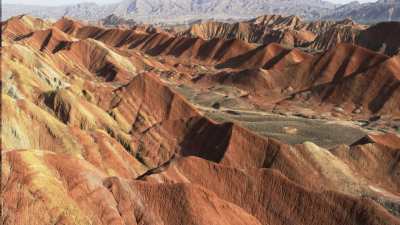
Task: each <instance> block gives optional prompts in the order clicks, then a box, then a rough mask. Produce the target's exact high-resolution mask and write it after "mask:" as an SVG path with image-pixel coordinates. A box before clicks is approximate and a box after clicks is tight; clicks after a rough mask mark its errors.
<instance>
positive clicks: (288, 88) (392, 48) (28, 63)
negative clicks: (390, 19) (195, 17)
mask: <svg viewBox="0 0 400 225" xmlns="http://www.w3.org/2000/svg"><path fill="white" fill-rule="evenodd" d="M207 2H210V4H211V3H212V1H207ZM271 18H272V19H271ZM109 19H110V20H108V21H116V20H115V18H109ZM279 21H281V22H279ZM116 23H117V24H114V23H111V24H101V23H100V24H95V25H94V24H88V23H86V22H80V21H77V20H73V19H71V18H68V17H63V18H61V19H59V20H58V21H56V22H51V21H47V20H43V19H40V18H36V17H32V16H27V15H22V16H16V17H12V18H10V19H8V20H6V21H3V22H2V26H1V27H2V47H1V57H2V60H1V64H2V65H1V68H2V70H1V71H2V72H1V73H2V81H1V86H2V104H1V108H2V117H1V118H2V123H1V127H2V132H1V140H2V146H1V151H2V177H1V190H2V191H1V195H2V198H1V205H2V217H1V223H2V224H10V225H11V224H13V225H14V224H15V225H19V224H21V225H22V224H23V225H25V224H85V225H86V224H104V225H105V224H107V225H108V224H134V225H135V224H142V225H153V224H171V225H175V224H193V225H202V224H204V225H206V224H221V225H222V224H238V225H239V224H240V225H242V224H262V225H287V224H296V225H313V224H315V225H320V224H332V225H336V224H349V225H352V224H354V225H356V224H357V225H367V224H374V225H375V224H376V225H382V224H387V225H396V224H400V194H399V193H400V163H399V162H400V136H399V133H400V104H399V102H400V57H399V55H396V54H395V53H396V51H397V50H396V49H398V42H396V41H397V39H396V38H390V37H382V38H381V39H380V37H377V36H375V35H377V34H376V33H377V32H382V29H388V28H386V26H396V23H384V24H378V25H376V26H371V27H365V28H364V27H362V28H360V29H359V31H357V35H356V36H354V38H352V39H351V41H337V42H336V41H335V44H334V45H324V47H323V48H317V49H318V51H311V52H310V51H304V49H302V48H293V47H294V46H288V45H283V43H282V42H281V41H280V40H277V41H271V42H265V43H264V42H259V41H257V40H262V38H260V39H253V37H255V34H252V33H251V32H244V31H243V30H241V29H238V30H239V31H240V32H238V30H234V29H235V28H230V27H228V28H225V26H229V25H223V24H222V25H221V26H222V27H224V29H226V30H223V31H220V30H219V28H216V27H217V26H219V25H220V24H217V26H211V27H210V29H208V28H204V27H202V25H196V26H195V27H192V28H191V29H189V30H188V31H187V32H186V33H185V32H183V33H175V32H170V31H164V30H163V29H160V28H156V27H148V26H137V25H135V24H126V21H122V24H123V25H121V26H119V25H120V21H119V22H118V21H117V22H116ZM343 23H345V24H351V25H349V26H350V27H355V26H361V25H357V24H355V23H353V22H351V21H342V22H337V23H336V22H329V23H324V22H320V23H304V22H301V21H300V20H298V19H297V18H295V17H289V19H288V18H286V19H285V18H283V17H278V16H276V17H263V18H257V19H255V20H252V21H251V22H247V24H249V27H253V26H254V27H255V26H260V27H264V28H265V29H267V28H270V29H275V30H277V31H280V30H285V29H288V28H290V29H292V30H293V32H294V31H298V32H310V33H312V34H314V35H315V34H318V32H320V34H319V35H320V36H321V35H322V33H323V32H322V31H321V30H324V29H325V30H326V31H329V30H330V29H331V27H335V26H338V24H343ZM257 24H258V25H257ZM271 24H274V25H271ZM393 24H394V25H393ZM116 25H117V26H116ZM237 26H239V27H241V26H242V25H241V24H239V25H237ZM346 26H347V25H346ZM249 29H250V28H249ZM251 29H252V28H251ZM251 29H250V30H251ZM351 29H355V28H351ZM199 30H200V31H201V32H199V33H196V35H193V34H192V33H190V32H195V31H196V32H197V31H199ZM316 36H318V35H316ZM326 37H328V36H326ZM299 40H303V39H299ZM341 40H342V39H341ZM375 40H376V42H374V41H375ZM327 42H330V41H327ZM343 42H344V43H343ZM319 43H323V42H322V41H321V42H319ZM383 43H385V45H384V47H385V48H382V46H383ZM358 44H359V45H358ZM295 46H296V45H295Z"/></svg>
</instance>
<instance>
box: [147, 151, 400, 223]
mask: <svg viewBox="0 0 400 225" xmlns="http://www.w3.org/2000/svg"><path fill="white" fill-rule="evenodd" d="M141 179H144V180H146V181H150V182H154V183H167V184H170V183H186V184H196V185H200V186H203V187H205V188H207V189H209V190H212V191H214V192H215V193H217V194H218V195H219V196H221V197H222V198H223V199H226V200H228V201H230V202H233V203H235V204H237V205H238V206H241V207H242V208H244V209H245V210H246V211H247V212H249V213H250V214H252V215H254V216H255V217H256V218H257V219H259V220H260V222H261V223H263V224H292V223H294V221H297V222H296V224H321V223H324V224H338V223H343V224H358V223H359V221H364V222H365V223H368V224H380V223H382V222H383V221H385V222H389V221H391V223H394V224H396V223H398V221H396V219H395V218H394V217H392V218H391V216H390V215H388V214H386V213H384V211H381V210H380V209H379V207H377V205H375V204H374V203H372V202H371V201H368V200H366V199H362V198H351V197H348V196H345V195H342V194H339V193H334V192H319V193H317V192H313V191H310V190H308V189H304V188H302V187H300V186H298V185H296V184H294V183H293V182H291V181H289V180H287V179H286V178H285V177H284V176H282V174H280V173H279V172H277V171H275V170H271V169H263V170H255V169H252V170H246V171H242V170H237V169H234V168H231V167H226V166H223V165H218V164H214V163H210V162H207V161H204V160H201V159H198V158H193V157H189V158H183V159H179V160H176V161H174V162H172V163H171V164H170V165H169V166H168V167H166V168H163V170H162V171H157V172H156V173H154V174H149V175H147V176H144V177H142V178H141ZM214 179H215V180H214ZM265 187H269V188H268V189H265ZM232 190H235V191H232ZM236 193H242V194H241V195H237V194H236ZM339 202H340V203H339ZM335 203H339V204H340V205H336V204H335ZM294 204H296V206H294ZM354 205H356V208H357V210H354V211H353V210H352V211H351V213H350V214H347V213H343V212H342V210H344V211H347V210H346V208H347V207H351V208H353V207H354ZM314 206H315V208H314ZM311 208H312V209H311ZM353 209H354V208H353ZM311 211H312V212H314V213H316V214H318V215H323V216H321V217H319V218H316V217H315V216H314V215H315V214H313V215H309V214H308V213H309V212H311ZM364 212H368V213H364ZM361 215H363V216H361ZM355 218H357V219H355ZM383 218H384V219H383ZM385 222H383V223H385Z"/></svg>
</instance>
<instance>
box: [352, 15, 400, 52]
mask: <svg viewBox="0 0 400 225" xmlns="http://www.w3.org/2000/svg"><path fill="white" fill-rule="evenodd" d="M382 34H389V35H382ZM399 35H400V22H383V23H378V24H376V25H374V26H371V27H370V28H368V29H366V30H364V31H362V32H361V33H360V35H359V36H358V37H357V44H358V45H361V46H364V47H366V48H369V49H372V50H374V51H377V52H380V53H383V54H387V55H396V54H399V53H400V41H399V39H398V38H396V37H397V36H399Z"/></svg>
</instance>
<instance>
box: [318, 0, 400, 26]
mask: <svg viewBox="0 0 400 225" xmlns="http://www.w3.org/2000/svg"><path fill="white" fill-rule="evenodd" d="M323 18H324V19H344V18H353V19H354V20H356V21H362V22H364V23H376V22H383V21H398V20H400V1H399V0H379V1H376V2H371V3H364V4H360V3H358V2H353V3H349V4H346V5H343V6H341V7H338V8H337V9H335V10H334V11H333V12H331V13H329V14H328V15H326V16H324V17H323Z"/></svg>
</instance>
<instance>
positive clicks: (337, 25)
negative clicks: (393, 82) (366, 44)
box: [182, 15, 367, 50]
mask: <svg viewBox="0 0 400 225" xmlns="http://www.w3.org/2000/svg"><path fill="white" fill-rule="evenodd" d="M366 27H367V26H364V25H360V24H357V23H355V22H353V21H352V20H350V19H346V20H342V21H337V22H335V21H313V22H306V21H303V20H302V19H300V18H299V17H297V16H282V15H265V16H260V17H257V18H255V19H252V20H249V21H244V22H237V23H222V22H206V23H202V24H195V25H193V26H192V27H191V28H190V29H189V30H187V31H185V32H183V33H182V35H184V36H197V37H201V38H203V39H206V40H209V39H212V38H224V39H240V40H243V41H246V42H250V43H258V44H269V43H273V42H274V43H280V44H282V45H285V46H288V47H304V48H309V49H311V50H326V49H329V48H331V47H333V46H335V45H337V44H339V43H354V42H355V39H356V37H357V36H358V34H359V32H360V31H362V30H364V29H365V28H366Z"/></svg>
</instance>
